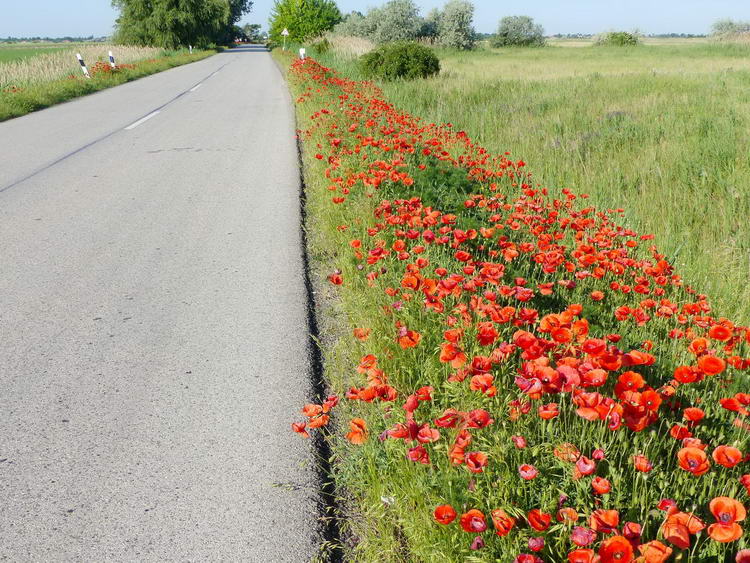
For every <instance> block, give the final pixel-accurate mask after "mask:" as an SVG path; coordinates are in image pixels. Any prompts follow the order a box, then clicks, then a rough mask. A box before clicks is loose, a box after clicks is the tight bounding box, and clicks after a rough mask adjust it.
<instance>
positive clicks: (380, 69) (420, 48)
mask: <svg viewBox="0 0 750 563" xmlns="http://www.w3.org/2000/svg"><path fill="white" fill-rule="evenodd" d="M360 64H361V67H362V71H363V72H364V73H365V74H366V75H367V76H369V77H373V78H381V79H383V80H394V79H396V78H405V79H407V80H410V79H414V78H426V77H428V76H432V75H433V74H437V73H438V72H440V60H439V59H438V58H437V55H435V53H434V52H433V51H432V49H430V48H429V47H425V46H424V45H420V44H418V43H408V42H398V43H391V44H388V45H381V46H380V47H378V48H377V49H375V50H374V51H371V52H369V53H367V54H365V55H362V57H361V58H360Z"/></svg>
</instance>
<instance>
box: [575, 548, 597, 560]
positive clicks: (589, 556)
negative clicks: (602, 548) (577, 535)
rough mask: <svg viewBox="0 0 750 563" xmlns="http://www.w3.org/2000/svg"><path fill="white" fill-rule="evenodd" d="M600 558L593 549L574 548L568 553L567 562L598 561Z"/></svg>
mask: <svg viewBox="0 0 750 563" xmlns="http://www.w3.org/2000/svg"><path fill="white" fill-rule="evenodd" d="M599 561H600V558H599V556H598V555H597V554H596V552H595V551H594V550H593V549H576V550H575V551H571V552H570V553H568V563H599Z"/></svg>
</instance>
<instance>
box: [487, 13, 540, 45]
mask: <svg viewBox="0 0 750 563" xmlns="http://www.w3.org/2000/svg"><path fill="white" fill-rule="evenodd" d="M491 43H492V46H493V47H541V46H543V45H544V43H545V41H544V28H543V27H542V26H541V25H539V24H535V23H534V20H533V19H532V18H530V17H529V16H506V17H504V18H503V19H501V20H500V25H499V27H498V30H497V35H495V37H494V38H493V39H492V41H491Z"/></svg>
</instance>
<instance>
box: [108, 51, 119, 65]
mask: <svg viewBox="0 0 750 563" xmlns="http://www.w3.org/2000/svg"><path fill="white" fill-rule="evenodd" d="M109 66H111V67H112V69H115V68H117V65H116V64H115V56H114V55H113V54H112V51H110V52H109Z"/></svg>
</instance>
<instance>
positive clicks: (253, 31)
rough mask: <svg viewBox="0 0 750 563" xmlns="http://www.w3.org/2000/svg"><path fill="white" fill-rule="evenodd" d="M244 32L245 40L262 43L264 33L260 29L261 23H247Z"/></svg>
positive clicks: (243, 28) (243, 27)
mask: <svg viewBox="0 0 750 563" xmlns="http://www.w3.org/2000/svg"><path fill="white" fill-rule="evenodd" d="M242 33H243V34H244V35H245V40H246V41H250V43H262V42H263V34H262V33H261V31H260V24H259V23H246V24H245V25H244V26H242Z"/></svg>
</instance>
